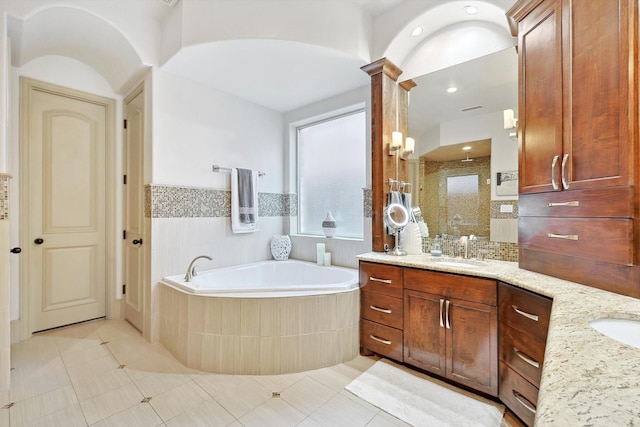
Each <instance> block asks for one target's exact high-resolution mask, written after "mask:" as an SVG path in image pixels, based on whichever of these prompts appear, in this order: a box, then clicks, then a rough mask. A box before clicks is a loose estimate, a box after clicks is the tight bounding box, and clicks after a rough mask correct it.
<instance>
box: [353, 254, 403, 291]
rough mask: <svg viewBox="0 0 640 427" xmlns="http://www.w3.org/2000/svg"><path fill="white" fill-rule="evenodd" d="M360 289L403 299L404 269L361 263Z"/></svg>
mask: <svg viewBox="0 0 640 427" xmlns="http://www.w3.org/2000/svg"><path fill="white" fill-rule="evenodd" d="M360 288H362V290H363V291H365V290H366V291H371V292H377V293H379V294H384V295H389V296H392V297H396V298H402V267H396V266H393V265H386V264H376V263H373V262H365V261H360Z"/></svg>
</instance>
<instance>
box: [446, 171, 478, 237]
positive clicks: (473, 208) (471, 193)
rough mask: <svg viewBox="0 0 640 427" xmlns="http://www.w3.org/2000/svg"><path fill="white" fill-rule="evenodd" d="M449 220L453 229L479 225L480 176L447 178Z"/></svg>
mask: <svg viewBox="0 0 640 427" xmlns="http://www.w3.org/2000/svg"><path fill="white" fill-rule="evenodd" d="M447 200H448V217H449V218H448V220H449V224H450V225H451V226H453V227H457V226H458V225H478V217H479V216H480V192H479V179H478V175H462V176H449V177H447Z"/></svg>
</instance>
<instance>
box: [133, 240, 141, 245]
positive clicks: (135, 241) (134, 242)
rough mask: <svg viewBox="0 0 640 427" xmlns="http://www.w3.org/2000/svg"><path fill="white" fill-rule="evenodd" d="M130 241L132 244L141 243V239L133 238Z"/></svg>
mask: <svg viewBox="0 0 640 427" xmlns="http://www.w3.org/2000/svg"><path fill="white" fill-rule="evenodd" d="M131 243H133V244H134V245H141V244H142V239H135V240H134V241H132V242H131Z"/></svg>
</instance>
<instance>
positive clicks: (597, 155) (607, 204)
mask: <svg viewBox="0 0 640 427" xmlns="http://www.w3.org/2000/svg"><path fill="white" fill-rule="evenodd" d="M507 17H508V19H509V20H510V23H511V26H512V33H513V34H514V35H517V36H518V58H519V104H518V127H519V130H518V132H519V135H518V136H519V193H520V198H519V228H518V234H519V250H520V253H519V263H520V267H521V268H524V269H528V270H532V271H537V272H540V273H544V274H549V275H551V276H555V277H560V278H563V279H568V280H572V281H576V282H579V283H583V284H586V285H590V286H595V287H599V288H603V289H607V290H611V291H614V292H618V293H623V294H627V295H632V296H636V297H637V296H639V295H640V286H639V285H638V284H639V283H640V266H638V264H639V255H638V252H639V249H638V247H639V246H640V240H639V239H640V230H638V228H639V226H640V218H639V217H638V188H640V185H639V184H640V183H639V182H638V172H637V171H638V165H639V163H640V161H639V150H640V147H639V144H638V75H637V73H638V67H637V63H638V38H637V24H638V2H637V0H597V1H593V0H519V1H517V2H516V3H515V4H514V6H513V7H512V8H511V9H510V10H509V11H508V12H507ZM603 244H605V245H606V246H605V247H604V248H603V247H602V245H603ZM594 261H595V262H594Z"/></svg>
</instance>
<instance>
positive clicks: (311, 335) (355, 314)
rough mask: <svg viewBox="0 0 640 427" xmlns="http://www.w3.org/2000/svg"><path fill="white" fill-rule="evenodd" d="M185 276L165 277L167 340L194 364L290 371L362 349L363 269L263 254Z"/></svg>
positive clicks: (219, 369)
mask: <svg viewBox="0 0 640 427" xmlns="http://www.w3.org/2000/svg"><path fill="white" fill-rule="evenodd" d="M183 279H184V275H183V274H180V275H175V276H168V277H165V278H164V279H162V281H161V282H160V283H161V284H162V285H164V286H160V287H159V307H160V308H159V310H160V311H159V318H160V342H161V343H162V345H164V346H165V347H166V348H167V349H168V350H169V351H170V352H171V353H172V354H173V355H174V356H176V357H177V358H178V359H179V360H180V361H181V362H182V363H184V364H185V365H186V366H188V367H190V368H193V369H197V370H200V371H206V372H216V373H222V374H247V375H257V374H265V375H266V374H269V375H270V374H284V373H292V372H300V371H306V370H312V369H318V368H321V367H325V366H331V365H335V364H338V363H342V362H346V361H349V360H351V359H353V358H355V357H356V356H357V355H358V352H359V317H360V297H359V295H360V294H359V292H360V291H359V286H358V270H356V269H350V268H343V267H335V266H331V267H321V266H318V265H316V264H315V263H310V262H304V261H296V260H287V261H261V262H257V263H251V264H245V265H238V266H233V267H225V268H218V269H213V270H207V271H201V272H198V275H197V276H196V277H194V279H193V280H192V281H191V282H184V280H183Z"/></svg>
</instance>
